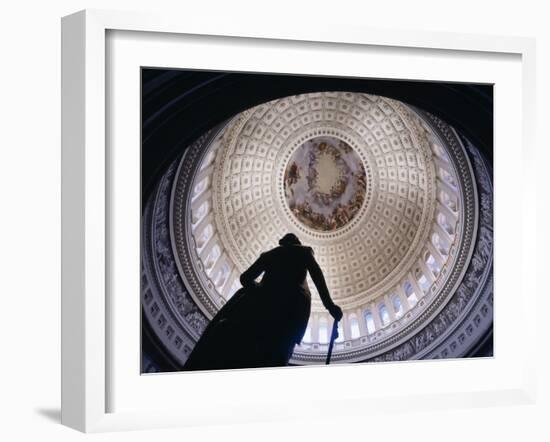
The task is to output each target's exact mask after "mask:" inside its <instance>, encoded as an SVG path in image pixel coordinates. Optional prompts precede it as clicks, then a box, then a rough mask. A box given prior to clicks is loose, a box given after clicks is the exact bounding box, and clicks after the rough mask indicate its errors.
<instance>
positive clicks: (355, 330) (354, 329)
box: [349, 313, 361, 339]
mask: <svg viewBox="0 0 550 442" xmlns="http://www.w3.org/2000/svg"><path fill="white" fill-rule="evenodd" d="M349 328H350V331H351V339H357V338H358V337H360V336H361V330H360V329H359V321H358V320H357V316H355V313H352V314H351V315H350V316H349Z"/></svg>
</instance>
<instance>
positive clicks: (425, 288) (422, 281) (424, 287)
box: [418, 275, 430, 293]
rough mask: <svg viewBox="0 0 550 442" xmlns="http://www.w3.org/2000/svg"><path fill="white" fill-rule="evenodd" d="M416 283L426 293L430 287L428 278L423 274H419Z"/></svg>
mask: <svg viewBox="0 0 550 442" xmlns="http://www.w3.org/2000/svg"><path fill="white" fill-rule="evenodd" d="M418 285H419V286H420V288H421V289H422V290H423V291H424V293H426V292H427V291H428V290H429V289H430V282H429V281H428V278H426V276H424V275H420V278H418Z"/></svg>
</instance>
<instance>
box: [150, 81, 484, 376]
mask: <svg viewBox="0 0 550 442" xmlns="http://www.w3.org/2000/svg"><path fill="white" fill-rule="evenodd" d="M194 75H197V73H194ZM210 75H212V74H210ZM227 75H228V77H230V78H226V77H223V76H222V77H221V80H220V79H218V81H221V82H222V84H221V85H218V87H217V88H216V89H215V90H216V91H218V94H221V95H222V96H224V98H225V99H228V98H230V97H231V96H232V94H233V93H235V92H234V91H233V89H234V88H235V85H234V83H239V81H240V82H241V83H243V82H244V84H245V85H247V84H248V83H250V84H251V85H249V86H248V89H249V95H248V97H249V99H250V97H251V96H252V97H255V100H256V103H254V104H253V105H250V104H252V103H251V102H246V100H245V102H244V103H241V102H242V101H243V100H240V101H237V103H240V107H239V106H229V105H226V104H221V103H226V102H225V101H224V100H223V99H222V98H220V97H219V96H216V97H212V94H211V87H212V85H211V83H210V82H205V81H204V78H199V80H197V79H196V77H193V75H191V77H193V78H194V80H195V81H199V84H200V85H203V87H204V88H205V90H204V91H203V95H201V97H200V99H199V98H197V97H195V99H194V100H193V97H191V98H190V97H189V96H187V99H186V100H184V99H182V100H181V101H178V100H177V99H175V98H179V97H180V96H181V95H185V91H188V90H200V88H197V87H195V89H193V87H192V84H191V83H192V81H191V78H190V76H189V75H188V73H186V72H183V73H182V72H179V73H178V72H176V73H174V72H172V71H160V72H152V73H151V72H149V73H144V75H143V85H142V87H143V97H144V98H143V99H144V103H143V104H144V111H143V146H142V149H143V152H142V155H143V158H144V167H143V169H142V174H144V176H143V177H142V181H143V183H144V188H143V208H144V209H143V215H142V238H141V241H142V308H143V310H142V316H143V321H142V322H143V324H144V327H143V333H142V371H143V372H158V371H177V370H180V369H181V367H182V366H183V364H184V363H185V361H186V359H187V357H188V355H189V354H190V352H191V350H192V349H193V347H194V344H195V343H196V342H197V340H198V339H199V337H200V336H201V334H202V332H203V331H204V329H205V328H206V326H207V324H208V323H209V321H210V320H211V319H212V317H213V316H214V315H215V314H216V312H217V311H218V310H219V309H220V308H221V307H222V306H223V305H224V304H225V303H226V302H227V301H228V300H229V299H230V298H231V296H232V295H233V294H234V293H235V292H236V291H237V290H238V289H239V288H240V282H239V276H240V275H241V273H242V272H243V271H244V270H246V269H247V268H248V267H249V266H250V265H251V264H252V263H253V262H254V261H255V260H256V259H257V258H258V256H259V255H260V254H261V253H262V252H265V251H267V250H269V249H271V248H273V247H275V246H276V245H277V241H278V239H279V238H281V237H282V236H283V235H284V234H285V233H287V232H292V233H295V234H296V235H297V236H298V237H299V238H300V239H301V241H302V242H303V243H304V244H306V245H308V246H311V247H312V248H313V250H314V254H315V257H316V260H317V261H318V262H319V265H320V266H321V268H322V270H323V273H324V275H325V278H326V281H327V286H328V288H329V291H330V294H331V297H332V298H333V300H334V302H336V303H337V304H338V305H339V306H340V307H341V308H342V310H343V318H342V320H341V321H340V322H339V323H338V338H337V340H336V342H335V345H334V349H333V354H332V363H355V362H372V361H401V360H411V359H435V358H456V357H473V356H485V357H487V356H492V354H493V353H492V352H493V350H492V321H493V319H492V306H493V301H492V300H493V287H492V248H493V236H492V201H493V196H492V169H491V161H492V132H491V130H490V127H492V113H491V112H492V90H490V89H488V88H487V87H484V86H478V87H477V88H476V87H474V86H469V87H461V85H457V86H455V89H452V88H451V89H448V90H447V96H445V93H442V92H441V91H442V89H438V87H439V86H441V85H437V84H433V85H432V86H433V89H429V88H428V90H427V91H428V92H426V89H422V88H419V86H418V85H414V84H409V85H407V84H399V85H397V86H396V84H395V82H393V83H392V82H388V83H387V84H386V85H385V88H386V89H384V88H383V87H381V85H380V82H379V81H378V82H374V83H373V82H372V81H371V82H358V83H357V82H354V83H350V82H349V81H347V82H346V81H343V80H334V79H327V80H326V81H327V83H323V84H322V85H321V84H318V85H316V84H309V83H304V84H308V87H307V88H305V87H303V86H300V84H301V83H300V82H296V81H295V82H292V81H291V80H292V78H290V79H285V80H282V77H276V76H273V77H274V83H276V84H277V85H278V86H273V87H272V88H271V89H272V96H269V97H266V96H265V93H254V92H250V91H253V90H254V81H253V80H254V78H253V77H260V79H259V80H258V78H256V80H257V81H259V82H260V83H261V84H263V81H265V78H266V77H270V76H265V75H264V76H261V75H259V74H256V75H253V74H250V75H251V76H248V77H247V76H243V75H240V76H238V78H237V79H238V80H239V81H236V80H235V78H233V80H235V81H234V82H233V83H232V82H230V81H229V80H231V75H233V77H235V75H236V74H227ZM296 78H301V77H295V78H294V80H296ZM272 79H273V78H272ZM306 79H307V78H306ZM302 80H303V79H302ZM331 80H332V82H331ZM277 81H279V83H277ZM334 81H337V82H334ZM227 82H229V84H230V85H229V86H227V85H226V83H227ZM247 82H248V83H247ZM313 83H315V82H313ZM231 84H233V86H231ZM288 84H291V85H293V88H288V87H286V89H285V87H283V86H281V85H287V86H288ZM373 84H374V85H376V87H374V86H373ZM224 85H226V87H225V89H224ZM358 85H359V86H360V87H359V86H358ZM415 87H416V89H415ZM422 87H423V88H426V85H422ZM296 89H297V90H296ZM309 89H313V91H311V90H309ZM403 90H405V91H407V94H403V93H402V91H403ZM220 91H221V92H220ZM262 91H263V89H262ZM396 91H397V92H400V91H401V92H400V93H401V95H400V96H397V97H396V96H395V94H396ZM449 91H451V92H449ZM209 92H210V93H209ZM289 92H292V93H289ZM373 92H376V93H373ZM390 92H391V93H390ZM422 92H424V94H422ZM392 94H393V95H394V96H393V97H390V95H392ZM483 94H485V95H483ZM397 95H399V93H398V94H397ZM441 95H443V98H446V99H447V100H446V101H445V102H444V103H445V104H446V105H445V106H442V105H441V104H438V106H439V109H437V112H436V109H434V108H430V106H427V105H426V102H429V103H432V105H433V103H435V104H437V103H438V99H439V100H440V99H441V98H442V97H441ZM411 96H418V97H420V98H419V99H418V100H416V101H415V100H412V99H411ZM436 96H437V97H438V98H434V97H436ZM430 97H432V98H431V99H430ZM457 97H458V98H457ZM480 97H481V98H480ZM169 98H170V99H169ZM399 98H401V99H399ZM489 98H490V99H489ZM468 100H470V102H469V103H468V104H464V102H467V101H468ZM167 102H169V103H170V104H169V105H168V104H166V103H167ZM457 103H461V104H457ZM216 104H217V106H218V107H215V105H216ZM419 105H422V106H423V107H419ZM182 108H184V109H183V110H182ZM220 108H221V109H220ZM154 109H156V110H157V112H153V110H154ZM159 109H161V111H159ZM213 109H218V112H217V119H215V118H213V117H212V113H215V111H213ZM472 109H473V110H472ZM489 110H491V112H489ZM453 111H454V112H455V113H454V114H453ZM474 111H475V112H474ZM472 112H474V113H476V115H474V117H477V118H478V120H479V118H480V114H483V116H484V120H483V121H485V123H486V124H485V126H484V125H482V124H481V123H480V122H479V121H476V124H471V122H470V120H471V119H472V115H471V114H472ZM190 113H194V116H195V117H196V118H198V117H199V116H200V114H204V115H206V114H208V115H209V116H208V117H205V118H204V120H206V121H204V122H203V123H202V124H197V122H196V118H191V121H187V120H186V119H185V115H186V114H187V115H189V114H190ZM162 114H164V115H162ZM442 117H445V118H446V120H444V119H443V118H442ZM449 120H450V121H453V123H455V125H453V126H451V125H450V124H448V122H447V121H449ZM182 122H185V123H184V124H182ZM186 125H187V126H189V127H190V126H192V127H193V128H194V129H193V130H191V129H186ZM487 125H489V126H490V127H489V128H488V127H487ZM197 126H198V127H197ZM480 128H483V129H484V130H480ZM199 131H200V133H199ZM193 132H194V133H193ZM159 146H162V147H159ZM168 151H169V152H170V154H167V152H168ZM154 152H156V155H155V154H154ZM147 158H149V159H151V158H155V159H156V160H155V161H151V162H150V163H148V164H147V167H146V166H145V159H147ZM308 286H309V289H310V290H311V293H312V307H311V315H310V318H309V322H308V326H307V329H306V334H305V336H304V337H303V339H302V342H301V344H300V345H297V346H296V347H295V350H294V353H293V355H292V358H291V360H290V363H291V364H292V365H311V364H321V363H324V360H325V358H326V354H327V350H328V345H329V340H330V330H331V328H332V321H333V319H332V317H331V316H330V314H329V313H328V312H327V311H326V309H325V308H324V307H323V305H322V303H321V301H320V299H319V295H318V293H317V291H316V289H315V285H314V284H313V282H312V281H311V279H309V278H308ZM261 314H262V312H258V315H261Z"/></svg>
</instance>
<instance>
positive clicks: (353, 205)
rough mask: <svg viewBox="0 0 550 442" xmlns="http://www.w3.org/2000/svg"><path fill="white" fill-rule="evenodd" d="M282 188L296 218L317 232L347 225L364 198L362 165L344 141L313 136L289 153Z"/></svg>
mask: <svg viewBox="0 0 550 442" xmlns="http://www.w3.org/2000/svg"><path fill="white" fill-rule="evenodd" d="M284 187H285V196H286V201H287V204H288V206H289V209H290V210H291V212H292V214H293V215H294V216H295V217H296V218H297V219H298V221H300V222H301V223H302V224H304V225H305V226H307V227H309V228H311V229H314V230H317V231H322V232H326V231H334V230H337V229H339V228H341V227H343V226H345V225H346V224H348V223H349V222H350V221H351V220H352V219H353V218H354V217H355V216H356V215H357V213H358V212H359V210H360V209H361V206H362V205H363V203H364V201H365V193H366V174H365V168H364V166H363V163H362V162H361V159H360V158H359V155H357V153H355V151H354V150H353V149H352V148H351V146H350V145H349V144H347V143H346V142H345V141H342V140H339V139H337V138H334V137H328V136H324V137H315V138H312V139H310V140H308V141H306V142H305V143H303V144H302V145H301V146H299V147H298V149H296V151H295V152H294V153H293V154H292V156H291V158H290V161H289V163H288V165H287V167H286V171H285V179H284Z"/></svg>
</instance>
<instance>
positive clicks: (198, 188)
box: [193, 177, 208, 198]
mask: <svg viewBox="0 0 550 442" xmlns="http://www.w3.org/2000/svg"><path fill="white" fill-rule="evenodd" d="M207 186H208V177H206V178H203V179H202V180H200V181H199V182H198V183H197V184H196V185H195V189H194V190H193V197H194V198H195V197H197V196H199V195H200V194H201V193H203V192H204V191H205V190H206V188H207Z"/></svg>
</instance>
